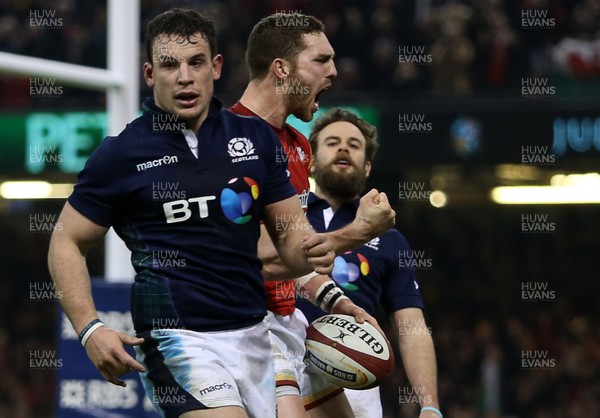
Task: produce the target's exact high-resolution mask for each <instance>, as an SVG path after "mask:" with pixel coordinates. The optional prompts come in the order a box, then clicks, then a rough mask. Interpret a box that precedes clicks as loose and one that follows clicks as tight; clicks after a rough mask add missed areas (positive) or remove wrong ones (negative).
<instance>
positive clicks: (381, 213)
mask: <svg viewBox="0 0 600 418" xmlns="http://www.w3.org/2000/svg"><path fill="white" fill-rule="evenodd" d="M294 206H296V205H294ZM275 216H276V217H277V215H275ZM285 218H286V217H282V216H279V217H278V219H285ZM395 218H396V212H395V211H394V210H393V209H392V207H391V206H390V204H389V202H388V199H387V196H386V194H385V193H380V192H378V191H377V190H376V189H371V191H369V193H367V194H365V195H364V196H363V197H362V198H361V199H360V205H359V207H358V211H357V216H356V218H355V219H354V221H353V222H351V223H350V224H348V225H347V226H345V227H344V228H341V229H338V230H336V231H331V232H325V233H322V234H318V235H319V236H324V237H325V238H326V239H327V240H328V241H329V243H330V244H331V246H332V249H333V251H334V252H335V254H336V255H340V254H342V253H344V252H346V251H349V250H352V249H355V248H358V247H360V246H361V245H363V244H364V243H366V242H368V241H370V240H371V239H373V238H375V237H377V236H379V235H381V234H382V233H383V232H385V231H386V230H388V229H389V228H391V227H393V226H394V224H395ZM290 221H293V222H289V223H287V222H285V224H286V225H284V222H281V221H277V222H276V224H274V226H273V227H274V228H275V230H276V232H283V234H280V235H287V232H305V233H306V234H308V233H310V234H314V231H313V229H312V227H311V226H310V224H309V223H308V220H306V215H305V214H304V213H303V211H301V212H295V215H294V217H293V218H291V217H290ZM266 223H267V221H266V220H265V224H266ZM286 228H289V230H285V229H286ZM290 230H293V231H290ZM267 233H268V230H267V228H265V227H264V226H262V225H261V235H260V240H259V242H258V255H259V257H260V259H261V260H262V262H263V269H262V273H263V276H264V278H265V279H266V280H286V279H287V280H289V279H295V278H297V277H299V276H301V275H304V274H306V273H307V272H306V271H304V270H297V269H292V268H290V267H289V266H288V265H287V263H285V262H282V260H281V259H280V258H279V256H280V253H279V251H278V249H277V248H276V247H275V245H274V244H273V241H272V240H271V239H269V235H267ZM269 234H270V233H269ZM306 234H305V235H306ZM313 239H316V238H313ZM319 239H321V238H319ZM315 251H317V250H316V249H315V250H314V251H313V253H314V252H315ZM299 271H300V272H301V274H298V273H299Z"/></svg>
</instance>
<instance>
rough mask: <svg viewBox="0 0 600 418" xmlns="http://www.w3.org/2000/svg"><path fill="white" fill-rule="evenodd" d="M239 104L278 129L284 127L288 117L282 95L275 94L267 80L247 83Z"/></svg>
mask: <svg viewBox="0 0 600 418" xmlns="http://www.w3.org/2000/svg"><path fill="white" fill-rule="evenodd" d="M240 103H241V104H242V105H244V106H245V107H246V108H248V109H250V110H251V111H252V112H254V113H256V114H257V115H258V116H260V117H261V118H262V119H264V120H265V121H266V122H267V123H268V124H269V125H271V126H274V127H276V128H278V129H282V128H283V127H284V126H285V121H286V119H287V117H288V114H287V110H286V108H285V103H284V101H283V95H280V94H276V93H275V89H274V87H273V86H272V85H271V82H270V81H269V79H268V78H265V79H263V80H261V81H257V80H252V81H250V83H248V86H247V87H246V90H245V91H244V94H243V95H242V97H241V98H240Z"/></svg>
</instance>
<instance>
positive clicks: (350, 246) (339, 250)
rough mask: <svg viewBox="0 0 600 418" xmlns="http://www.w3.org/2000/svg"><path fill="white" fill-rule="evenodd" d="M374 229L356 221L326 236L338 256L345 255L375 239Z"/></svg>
mask: <svg viewBox="0 0 600 418" xmlns="http://www.w3.org/2000/svg"><path fill="white" fill-rule="evenodd" d="M372 231H373V230H372V229H371V228H369V227H368V225H366V224H365V223H364V222H362V221H361V220H357V219H355V220H354V221H353V222H352V223H350V224H348V225H346V226H345V227H343V228H341V229H338V230H336V231H332V232H327V233H326V234H325V236H327V238H328V239H329V241H330V242H331V244H332V245H333V250H334V251H335V253H336V255H340V254H343V253H345V252H346V251H350V250H354V249H356V248H359V247H360V246H362V245H363V244H365V243H366V242H368V241H370V240H371V239H373V238H375V237H376V236H377V235H373V233H372Z"/></svg>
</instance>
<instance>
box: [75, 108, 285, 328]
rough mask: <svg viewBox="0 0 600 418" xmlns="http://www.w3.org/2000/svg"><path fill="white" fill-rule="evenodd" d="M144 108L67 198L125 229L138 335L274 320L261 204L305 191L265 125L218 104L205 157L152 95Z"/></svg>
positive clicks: (95, 157) (201, 140)
mask: <svg viewBox="0 0 600 418" xmlns="http://www.w3.org/2000/svg"><path fill="white" fill-rule="evenodd" d="M143 110H144V112H143V114H142V116H140V117H139V118H137V119H135V120H134V121H132V122H131V123H130V124H128V125H127V127H126V128H125V130H123V132H121V134H119V135H118V136H117V137H107V138H105V139H104V141H103V142H102V144H101V145H100V146H99V147H98V148H97V149H96V150H95V151H94V153H93V154H92V155H91V156H90V158H89V160H88V161H87V163H86V165H85V167H84V169H83V170H82V171H81V173H80V174H79V178H78V183H77V185H76V186H75V189H74V192H73V194H72V195H71V196H70V197H69V199H68V201H69V203H70V204H71V205H72V206H73V207H74V208H75V209H76V210H77V211H78V212H80V213H81V214H83V215H84V216H85V217H86V218H88V219H90V220H92V221H93V222H95V223H97V224H99V225H102V226H105V227H109V226H112V227H114V229H115V231H116V232H117V234H118V235H119V236H120V237H121V238H122V239H123V240H124V241H125V243H126V245H127V247H128V248H129V249H130V250H131V251H132V258H131V261H132V264H133V266H134V268H135V271H136V277H135V282H134V284H133V289H132V315H133V322H134V325H135V328H136V331H137V332H138V333H139V332H142V331H147V330H151V329H156V328H186V329H191V330H196V331H210V330H226V329H235V328H240V327H243V326H247V325H250V324H253V323H257V322H259V321H260V320H261V319H262V318H263V317H264V315H265V314H266V309H265V290H264V284H263V278H262V276H261V273H260V270H261V267H262V264H261V261H260V259H259V258H258V257H257V241H258V237H259V234H260V232H259V220H260V218H261V215H262V207H263V206H265V205H268V204H271V203H274V202H277V201H280V200H283V199H285V198H288V197H290V196H294V195H295V194H296V190H295V189H294V187H293V186H292V185H291V183H290V182H289V180H288V177H287V175H286V165H285V163H282V162H283V161H285V159H284V156H283V154H282V153H283V151H282V149H281V146H279V140H278V139H277V137H275V135H274V134H273V132H272V130H271V129H270V128H269V127H268V125H267V124H265V123H264V122H261V121H259V120H257V119H255V118H249V117H245V116H239V115H235V114H234V113H232V112H230V111H228V110H225V109H223V108H222V105H221V103H220V102H219V101H218V100H217V99H216V98H213V99H212V101H211V103H210V108H209V112H208V116H207V118H206V120H205V121H204V122H203V124H202V126H201V128H200V131H199V133H197V135H198V138H197V139H198V141H197V144H192V145H191V146H192V147H193V146H197V151H198V152H197V157H196V156H195V155H194V153H193V152H192V149H191V146H190V145H188V143H187V142H186V137H185V136H184V134H182V132H181V126H180V124H178V123H177V121H176V117H175V115H172V114H169V113H166V112H164V111H162V110H161V109H159V108H158V107H157V106H156V105H155V104H154V101H153V99H151V98H149V99H147V100H146V101H145V103H144V105H143ZM183 127H184V128H185V126H183ZM188 134H189V132H188ZM193 137H194V136H193V135H192V138H193ZM278 153H280V154H282V155H277V154H278Z"/></svg>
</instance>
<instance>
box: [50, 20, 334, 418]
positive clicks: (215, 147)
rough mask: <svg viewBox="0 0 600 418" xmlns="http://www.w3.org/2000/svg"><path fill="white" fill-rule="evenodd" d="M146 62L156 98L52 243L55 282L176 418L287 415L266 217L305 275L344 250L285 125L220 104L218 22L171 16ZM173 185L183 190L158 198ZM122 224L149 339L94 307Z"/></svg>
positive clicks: (86, 179) (94, 169) (94, 160)
mask: <svg viewBox="0 0 600 418" xmlns="http://www.w3.org/2000/svg"><path fill="white" fill-rule="evenodd" d="M146 53H147V55H148V62H146V63H145V64H144V68H143V74H144V79H145V81H146V83H147V84H148V86H150V87H152V89H153V97H152V98H148V99H147V100H146V101H145V102H144V104H143V114H142V116H140V117H139V118H137V119H135V120H134V121H132V122H131V123H130V124H128V125H127V127H126V128H125V129H124V130H123V131H122V132H121V133H120V134H119V135H118V136H116V137H108V138H106V139H105V140H104V141H103V142H102V144H101V145H100V146H99V147H98V148H97V149H96V150H95V151H94V153H93V154H92V155H91V156H90V158H89V160H88V161H87V163H86V165H85V168H84V169H83V170H82V171H81V173H80V174H79V178H78V182H77V184H76V185H75V189H74V191H73V193H72V194H71V196H70V197H69V198H68V201H67V203H66V204H65V206H64V208H63V211H62V213H61V215H60V218H59V221H58V222H59V224H60V225H61V228H57V229H56V230H55V233H54V234H53V235H52V239H51V242H50V248H49V253H48V263H49V269H50V273H51V276H52V278H53V280H54V282H55V284H56V287H57V289H58V290H59V291H60V292H61V293H62V294H63V298H62V299H61V304H62V306H63V309H64V311H65V313H66V315H67V316H68V318H69V319H70V321H71V323H72V325H73V327H74V328H75V330H76V332H78V333H79V337H80V339H81V342H82V344H83V346H84V347H85V349H86V351H87V354H88V356H89V358H90V360H91V361H92V363H93V364H94V365H95V366H96V367H97V368H98V370H99V371H100V373H101V374H102V376H103V377H104V378H105V379H106V380H107V381H108V382H111V383H113V384H115V385H121V386H123V385H124V382H123V381H122V380H120V379H119V377H120V376H122V375H123V374H125V373H127V372H129V371H130V370H137V371H139V372H140V375H141V378H142V383H143V385H144V388H145V390H146V392H147V394H148V395H149V397H150V398H151V399H156V398H157V397H155V396H153V394H155V393H159V394H160V393H165V392H166V393H170V394H174V395H177V396H174V397H169V399H166V400H161V399H162V398H161V397H160V396H159V397H158V400H156V401H155V403H154V406H155V407H156V408H157V409H158V410H159V411H160V413H161V415H162V416H165V417H184V418H197V417H228V418H229V417H234V418H235V417H256V418H274V417H275V415H276V409H275V408H276V406H275V405H276V399H275V384H274V378H273V376H274V368H273V358H272V353H271V346H270V341H269V338H268V331H267V326H266V324H265V322H264V317H265V315H266V304H265V292H264V284H263V277H262V275H261V265H262V264H261V261H260V259H259V258H258V255H257V241H258V238H259V231H260V228H259V223H260V220H261V219H262V220H263V221H264V224H265V226H266V228H267V230H268V231H269V233H270V234H271V237H272V239H273V242H274V243H275V246H276V248H277V250H278V252H279V255H280V256H281V259H282V260H283V262H284V263H285V264H286V266H287V268H288V269H290V270H291V271H292V272H294V274H295V275H297V276H300V275H303V274H307V273H309V272H311V271H312V270H316V271H317V272H320V273H327V272H329V271H330V270H331V267H332V263H333V257H334V253H333V251H332V245H331V243H329V241H328V240H327V239H326V238H325V237H324V236H323V235H321V234H316V233H315V232H314V231H313V230H312V228H311V227H310V225H309V224H308V222H307V221H306V217H305V216H304V212H303V210H302V208H301V206H300V203H299V201H298V197H297V196H296V190H295V189H294V188H293V186H292V185H291V183H290V182H289V179H288V178H287V175H286V165H285V163H282V161H283V160H284V159H283V153H282V151H281V147H280V146H279V142H278V140H277V138H276V137H275V135H274V134H273V132H272V131H271V129H270V128H269V127H268V126H267V125H266V124H264V123H263V122H262V121H259V120H256V119H253V118H247V117H242V116H238V115H235V114H233V113H231V112H229V111H227V110H225V109H223V108H222V105H221V103H220V102H219V101H218V100H217V99H216V98H214V97H213V82H214V81H215V80H217V79H218V78H219V77H220V72H221V66H222V62H223V59H222V57H221V55H219V54H217V53H216V42H215V30H214V26H213V24H212V22H210V21H209V20H207V19H206V18H204V17H203V16H202V15H200V14H198V13H197V12H196V11H194V10H189V9H172V10H169V11H167V12H165V13H163V14H160V15H159V16H157V17H155V18H154V19H153V20H152V21H151V22H150V23H149V24H148V27H147V32H146ZM165 184H169V185H172V186H173V185H174V186H175V188H176V189H177V192H178V194H177V195H169V196H167V197H164V196H162V195H160V194H159V195H157V194H156V193H155V190H156V189H157V186H159V187H158V188H159V189H160V188H161V187H160V186H161V185H165ZM161 196H162V197H161ZM110 227H113V228H114V229H115V231H116V232H117V234H118V235H119V236H120V237H121V238H122V239H123V240H124V241H125V243H126V245H127V247H128V248H129V249H130V250H131V252H132V257H131V261H132V264H133V266H134V268H135V270H136V276H135V282H134V284H133V286H132V296H131V300H132V307H131V310H132V316H133V323H134V326H135V329H136V334H137V336H136V337H135V338H134V337H132V336H128V335H126V334H124V333H121V332H117V331H115V330H112V329H109V328H108V327H106V326H104V324H103V323H102V322H101V321H100V320H99V319H98V316H97V312H96V309H95V307H94V302H93V299H92V297H91V292H90V280H89V273H88V270H87V267H86V254H87V252H88V250H89V249H90V247H92V246H93V245H94V244H97V243H99V242H100V241H101V240H102V238H103V237H104V236H105V234H106V232H107V231H108V229H109V228H110ZM164 254H171V256H172V257H175V258H176V259H177V260H180V261H181V260H183V261H184V263H178V264H169V263H165V261H169V260H165V259H164V257H165V256H164ZM171 261H173V260H171ZM125 344H127V345H134V346H135V350H136V353H137V360H136V359H134V358H133V357H131V356H130V355H129V354H128V353H127V352H126V351H125V349H124V345H125ZM170 399H175V400H170Z"/></svg>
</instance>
